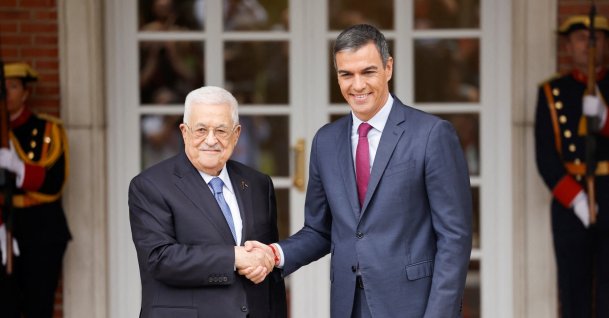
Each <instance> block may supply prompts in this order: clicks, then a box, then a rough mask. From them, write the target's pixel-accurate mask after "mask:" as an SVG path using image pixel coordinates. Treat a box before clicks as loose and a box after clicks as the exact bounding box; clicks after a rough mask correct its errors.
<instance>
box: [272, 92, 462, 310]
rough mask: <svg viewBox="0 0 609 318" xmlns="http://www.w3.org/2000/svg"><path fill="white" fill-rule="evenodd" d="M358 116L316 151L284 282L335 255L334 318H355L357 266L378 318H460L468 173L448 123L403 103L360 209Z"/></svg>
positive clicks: (324, 131)
mask: <svg viewBox="0 0 609 318" xmlns="http://www.w3.org/2000/svg"><path fill="white" fill-rule="evenodd" d="M351 125H352V119H351V116H350V115H349V116H345V117H343V118H341V119H339V120H337V121H336V122H334V123H330V124H328V125H326V126H324V127H322V128H321V129H320V130H319V131H318V132H317V134H316V136H315V139H314V140H313V143H312V146H311V160H310V168H309V184H308V188H307V197H306V204H305V224H304V227H303V228H302V229H301V230H300V231H299V232H298V233H296V234H294V235H293V236H291V237H290V238H288V239H287V240H284V241H282V242H280V245H281V247H282V249H283V252H284V256H285V264H284V275H289V274H290V273H292V272H294V271H295V270H297V269H298V268H300V267H301V266H303V265H306V264H308V263H310V262H312V261H315V260H317V259H319V258H320V257H322V256H324V255H325V254H327V253H331V255H332V256H331V257H332V259H331V276H330V280H331V284H332V291H331V312H332V317H334V318H339V317H350V316H351V310H352V307H353V297H354V290H355V275H356V271H357V266H359V271H360V272H361V275H362V279H363V282H364V286H365V289H366V297H367V301H368V304H369V307H370V311H371V313H372V315H373V316H374V317H438V318H447V317H458V316H460V302H461V297H462V293H463V289H464V285H465V276H466V274H467V268H468V263H469V257H470V251H471V239H472V237H471V231H472V229H471V227H472V203H471V192H470V184H469V176H468V169H467V165H466V162H465V159H464V156H463V153H462V151H461V147H460V145H459V140H458V138H457V136H456V133H455V131H454V129H453V127H452V125H450V124H449V123H448V122H446V121H443V120H441V119H439V118H437V117H435V116H432V115H429V114H426V113H424V112H421V111H418V110H416V109H413V108H411V107H408V106H405V105H403V104H402V103H401V102H400V101H399V100H398V99H397V98H396V99H395V101H394V103H393V107H392V110H391V113H390V115H389V119H388V120H387V124H386V126H385V129H384V131H383V133H382V136H381V140H380V143H379V146H378V149H377V153H376V158H375V161H374V163H373V166H372V171H371V175H370V182H369V185H368V192H367V194H366V198H365V202H364V204H363V207H362V208H361V209H360V206H359V202H358V198H357V190H356V182H355V170H354V164H353V157H352V150H351Z"/></svg>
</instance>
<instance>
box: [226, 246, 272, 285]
mask: <svg viewBox="0 0 609 318" xmlns="http://www.w3.org/2000/svg"><path fill="white" fill-rule="evenodd" d="M235 266H236V267H237V270H238V272H239V274H241V275H245V277H247V279H249V280H251V281H252V282H253V283H255V284H258V283H260V282H262V281H263V280H264V278H266V275H267V274H268V273H270V272H271V271H272V270H273V266H274V260H273V257H272V256H269V255H268V254H267V253H266V252H265V251H264V250H262V249H259V248H254V249H250V250H249V251H248V250H247V249H246V247H243V246H235Z"/></svg>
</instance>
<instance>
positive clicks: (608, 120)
mask: <svg viewBox="0 0 609 318" xmlns="http://www.w3.org/2000/svg"><path fill="white" fill-rule="evenodd" d="M600 134H601V135H603V136H606V137H609V110H607V111H605V126H604V127H601V131H600Z"/></svg>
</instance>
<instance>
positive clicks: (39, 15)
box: [34, 10, 57, 21]
mask: <svg viewBox="0 0 609 318" xmlns="http://www.w3.org/2000/svg"><path fill="white" fill-rule="evenodd" d="M34 19H36V20H37V21H40V20H51V21H56V20H57V11H50V10H44V11H36V12H34Z"/></svg>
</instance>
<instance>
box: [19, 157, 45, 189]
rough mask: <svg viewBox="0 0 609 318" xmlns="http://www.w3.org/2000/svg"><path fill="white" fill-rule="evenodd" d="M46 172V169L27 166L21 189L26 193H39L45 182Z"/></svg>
mask: <svg viewBox="0 0 609 318" xmlns="http://www.w3.org/2000/svg"><path fill="white" fill-rule="evenodd" d="M45 175H46V171H45V170H44V167H41V166H35V165H31V164H27V163H26V164H25V175H24V176H23V185H22V186H21V188H22V189H23V190H26V191H38V189H40V187H41V186H42V183H43V182H44V177H45Z"/></svg>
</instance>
